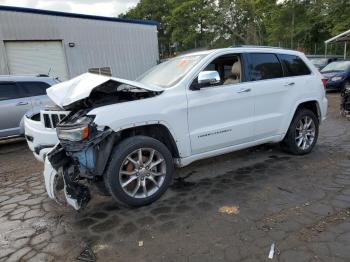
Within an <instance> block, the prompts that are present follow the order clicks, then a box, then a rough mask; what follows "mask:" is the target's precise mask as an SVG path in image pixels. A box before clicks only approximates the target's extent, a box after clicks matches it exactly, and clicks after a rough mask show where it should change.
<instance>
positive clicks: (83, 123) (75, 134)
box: [56, 116, 94, 142]
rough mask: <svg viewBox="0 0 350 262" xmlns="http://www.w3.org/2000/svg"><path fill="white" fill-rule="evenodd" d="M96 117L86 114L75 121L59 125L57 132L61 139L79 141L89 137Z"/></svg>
mask: <svg viewBox="0 0 350 262" xmlns="http://www.w3.org/2000/svg"><path fill="white" fill-rule="evenodd" d="M93 118H94V117H91V116H84V117H81V118H79V119H75V120H74V121H72V122H71V121H69V120H68V121H67V122H66V123H60V124H59V125H57V128H56V132H57V136H58V138H59V139H60V140H66V141H72V142H78V141H82V140H85V139H88V138H89V135H90V132H91V130H92V126H91V123H92V121H93Z"/></svg>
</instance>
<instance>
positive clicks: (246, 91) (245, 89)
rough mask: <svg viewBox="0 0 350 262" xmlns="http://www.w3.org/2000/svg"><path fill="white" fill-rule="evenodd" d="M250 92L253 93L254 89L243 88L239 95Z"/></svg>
mask: <svg viewBox="0 0 350 262" xmlns="http://www.w3.org/2000/svg"><path fill="white" fill-rule="evenodd" d="M250 91H252V89H250V88H242V89H240V90H238V91H237V93H248V92H250Z"/></svg>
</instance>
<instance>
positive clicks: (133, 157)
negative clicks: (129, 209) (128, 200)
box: [119, 148, 166, 198]
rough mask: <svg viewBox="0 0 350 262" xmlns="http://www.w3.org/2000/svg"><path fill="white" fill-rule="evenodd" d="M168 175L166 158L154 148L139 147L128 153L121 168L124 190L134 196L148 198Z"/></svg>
mask: <svg viewBox="0 0 350 262" xmlns="http://www.w3.org/2000/svg"><path fill="white" fill-rule="evenodd" d="M165 175H166V163H165V159H164V157H163V156H162V154H161V153H160V152H158V151H157V150H155V149H152V148H139V149H137V150H135V151H133V152H132V153H130V154H129V155H127V156H126V157H125V158H124V160H123V162H122V165H121V167H120V170H119V183H120V185H121V187H122V189H123V191H124V192H125V193H126V194H128V195H129V196H131V197H133V198H146V197H149V196H151V195H153V194H155V193H156V192H157V191H158V190H159V188H160V187H161V186H162V184H163V183H164V180H165Z"/></svg>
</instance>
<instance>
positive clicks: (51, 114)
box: [42, 111, 69, 128]
mask: <svg viewBox="0 0 350 262" xmlns="http://www.w3.org/2000/svg"><path fill="white" fill-rule="evenodd" d="M68 113H69V112H55V111H45V112H43V113H42V115H43V119H44V126H45V127H46V128H56V126H57V124H58V123H59V122H60V121H61V120H62V119H63V118H64V117H65V116H66V115H68Z"/></svg>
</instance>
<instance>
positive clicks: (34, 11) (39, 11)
mask: <svg viewBox="0 0 350 262" xmlns="http://www.w3.org/2000/svg"><path fill="white" fill-rule="evenodd" d="M0 11H12V12H22V13H31V14H40V15H52V16H63V17H72V18H82V19H92V20H100V21H108V22H118V23H129V24H143V25H153V26H157V25H159V22H157V21H154V20H137V19H126V18H115V17H106V16H95V15H84V14H76V13H67V12H59V11H50V10H43V9H34V8H26V7H14V6H5V5H0Z"/></svg>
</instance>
